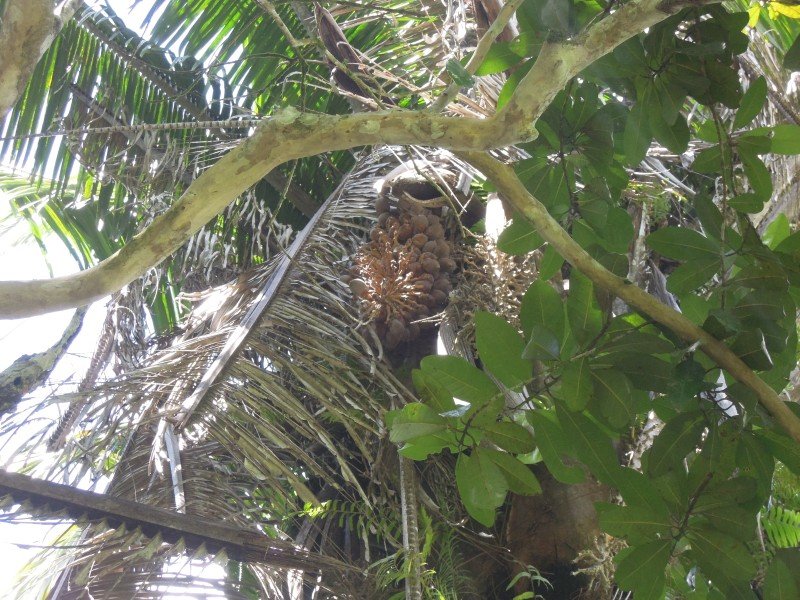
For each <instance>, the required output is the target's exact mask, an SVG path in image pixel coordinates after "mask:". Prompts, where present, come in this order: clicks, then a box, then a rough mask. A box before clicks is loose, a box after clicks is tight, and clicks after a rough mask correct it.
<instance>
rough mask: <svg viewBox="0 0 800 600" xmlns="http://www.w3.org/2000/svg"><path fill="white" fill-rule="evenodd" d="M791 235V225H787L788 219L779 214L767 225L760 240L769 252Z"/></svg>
mask: <svg viewBox="0 0 800 600" xmlns="http://www.w3.org/2000/svg"><path fill="white" fill-rule="evenodd" d="M791 233H792V229H791V225H789V219H787V218H786V215H785V214H783V213H779V214H778V215H777V216H776V217H775V218H774V219H773V220H772V223H770V224H769V225H767V228H766V229H765V230H764V235H763V236H762V238H761V239H762V241H763V242H764V243H765V244H766V245H767V246H768V247H769V248H770V250H775V249H776V248H777V247H778V246H780V244H781V243H782V242H783V241H784V240H785V239H787V238H788V237H789V236H790V234H791Z"/></svg>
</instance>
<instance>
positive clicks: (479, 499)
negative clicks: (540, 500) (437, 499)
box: [456, 448, 508, 527]
mask: <svg viewBox="0 0 800 600" xmlns="http://www.w3.org/2000/svg"><path fill="white" fill-rule="evenodd" d="M456 486H457V487H458V493H459V495H460V496H461V501H462V502H463V503H464V508H466V509H467V512H468V513H469V514H470V516H471V517H472V518H474V519H475V520H476V521H478V522H479V523H481V524H483V525H485V526H487V527H491V526H492V525H493V524H494V519H495V509H497V507H499V506H500V505H501V504H503V502H504V501H505V499H506V493H507V492H508V484H507V482H506V479H505V477H504V476H503V473H502V472H501V471H500V469H499V468H497V465H496V464H495V463H494V462H492V460H491V459H490V458H489V456H488V455H487V454H486V451H485V450H482V449H481V448H475V449H473V451H472V454H470V455H467V454H460V455H459V457H458V461H457V462H456Z"/></svg>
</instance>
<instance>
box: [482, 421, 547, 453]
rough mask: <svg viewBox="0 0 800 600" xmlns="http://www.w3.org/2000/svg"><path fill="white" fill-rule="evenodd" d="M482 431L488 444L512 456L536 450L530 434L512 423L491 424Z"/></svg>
mask: <svg viewBox="0 0 800 600" xmlns="http://www.w3.org/2000/svg"><path fill="white" fill-rule="evenodd" d="M483 431H484V432H485V434H486V439H488V440H489V441H490V442H493V443H495V444H497V445H498V446H499V447H500V448H502V449H503V450H506V451H508V452H513V453H514V454H525V453H527V452H533V450H534V449H535V448H536V443H535V442H534V441H533V436H532V435H531V432H530V431H528V430H527V429H525V428H524V427H523V426H522V425H520V424H518V423H514V422H513V421H501V422H499V423H492V424H491V425H487V426H486V427H484V428H483Z"/></svg>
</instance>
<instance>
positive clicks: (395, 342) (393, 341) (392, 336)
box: [385, 331, 402, 350]
mask: <svg viewBox="0 0 800 600" xmlns="http://www.w3.org/2000/svg"><path fill="white" fill-rule="evenodd" d="M385 339H386V347H387V348H388V349H389V350H394V349H395V348H397V346H399V345H400V342H401V341H402V340H401V339H400V336H399V335H398V334H396V333H394V332H392V331H390V332H389V333H387V334H386V338H385Z"/></svg>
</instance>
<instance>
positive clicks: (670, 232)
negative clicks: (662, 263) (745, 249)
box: [647, 227, 721, 260]
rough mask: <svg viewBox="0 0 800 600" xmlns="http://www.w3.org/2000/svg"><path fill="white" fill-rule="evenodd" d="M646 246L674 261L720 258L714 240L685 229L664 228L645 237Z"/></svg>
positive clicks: (717, 245) (718, 249)
mask: <svg viewBox="0 0 800 600" xmlns="http://www.w3.org/2000/svg"><path fill="white" fill-rule="evenodd" d="M647 245H648V246H650V248H652V249H653V250H655V251H656V252H658V253H659V254H661V255H662V256H666V257H667V258H673V259H675V260H698V259H701V258H717V259H719V258H720V255H721V252H720V246H719V243H718V242H717V241H716V240H713V239H711V238H707V237H705V236H704V235H703V234H702V233H699V232H697V231H694V230H693V229H689V228H687V227H664V228H662V229H659V230H657V231H654V232H653V233H651V234H650V235H648V236H647Z"/></svg>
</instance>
